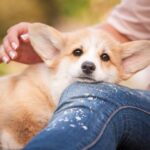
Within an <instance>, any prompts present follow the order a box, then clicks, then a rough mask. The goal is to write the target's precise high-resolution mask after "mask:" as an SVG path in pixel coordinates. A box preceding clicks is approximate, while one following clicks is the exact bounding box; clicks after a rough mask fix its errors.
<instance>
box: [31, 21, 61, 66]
mask: <svg viewBox="0 0 150 150" xmlns="http://www.w3.org/2000/svg"><path fill="white" fill-rule="evenodd" d="M29 38H30V41H31V45H32V46H33V48H34V49H35V51H36V52H37V54H38V55H39V56H40V57H41V59H42V60H43V61H44V62H45V63H46V64H47V65H49V63H50V61H51V59H53V58H54V57H55V56H56V55H57V54H59V52H60V51H61V49H62V48H63V44H64V37H63V34H62V33H61V32H59V31H58V30H56V29H54V28H52V27H50V26H48V25H45V24H41V23H34V24H31V25H30V26H29Z"/></svg>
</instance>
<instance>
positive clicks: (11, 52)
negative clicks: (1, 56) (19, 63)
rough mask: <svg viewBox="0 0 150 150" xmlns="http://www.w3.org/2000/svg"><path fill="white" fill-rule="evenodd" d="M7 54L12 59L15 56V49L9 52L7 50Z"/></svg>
mask: <svg viewBox="0 0 150 150" xmlns="http://www.w3.org/2000/svg"><path fill="white" fill-rule="evenodd" d="M9 56H10V57H11V58H12V59H14V58H16V56H17V53H16V52H15V51H10V52H9Z"/></svg>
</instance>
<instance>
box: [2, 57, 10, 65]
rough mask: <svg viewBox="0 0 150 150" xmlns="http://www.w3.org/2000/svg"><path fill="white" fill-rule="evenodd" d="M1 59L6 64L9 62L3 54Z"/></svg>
mask: <svg viewBox="0 0 150 150" xmlns="http://www.w3.org/2000/svg"><path fill="white" fill-rule="evenodd" d="M2 61H3V62H4V63H5V64H7V63H8V62H9V58H8V57H7V56H3V57H2Z"/></svg>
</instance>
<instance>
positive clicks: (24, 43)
mask: <svg viewBox="0 0 150 150" xmlns="http://www.w3.org/2000/svg"><path fill="white" fill-rule="evenodd" d="M29 25H30V23H27V22H22V23H19V24H16V25H14V26H12V27H11V28H10V29H8V31H7V35H6V36H5V38H4V40H3V43H2V45H1V46H0V62H4V63H9V62H10V61H11V60H14V61H17V62H20V63H25V64H34V63H38V62H42V60H41V59H40V57H39V56H38V55H37V54H36V52H35V51H34V49H33V47H32V46H31V44H30V40H29V37H28V26H29Z"/></svg>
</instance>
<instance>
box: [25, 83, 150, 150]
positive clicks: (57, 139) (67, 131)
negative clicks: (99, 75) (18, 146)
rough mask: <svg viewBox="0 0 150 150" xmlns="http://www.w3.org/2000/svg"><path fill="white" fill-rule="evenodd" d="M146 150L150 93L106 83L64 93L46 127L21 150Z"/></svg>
mask: <svg viewBox="0 0 150 150" xmlns="http://www.w3.org/2000/svg"><path fill="white" fill-rule="evenodd" d="M88 149H90V150H116V149H118V150H120V149H121V150H124V149H126V150H135V149H136V150H149V149H150V92H148V91H147V92H146V91H145V92H144V91H139V90H132V89H128V88H125V87H122V86H118V85H115V84H109V83H97V84H88V83H75V84H73V85H71V86H70V87H69V88H67V89H66V90H65V92H64V93H63V95H62V97H61V101H60V103H59V106H58V109H57V110H56V112H55V113H54V116H53V118H52V120H51V121H50V122H49V124H48V126H47V127H46V128H45V129H44V130H43V131H41V132H40V133H39V134H38V135H37V136H35V137H34V138H33V139H32V140H31V141H30V142H29V144H28V145H27V146H26V147H25V149H24V150H88Z"/></svg>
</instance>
